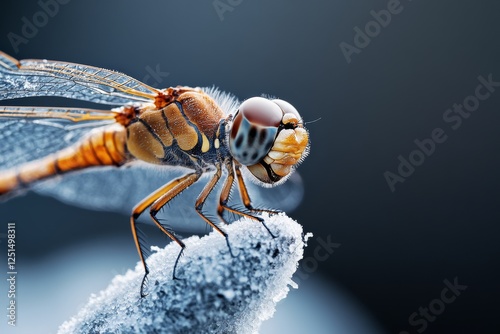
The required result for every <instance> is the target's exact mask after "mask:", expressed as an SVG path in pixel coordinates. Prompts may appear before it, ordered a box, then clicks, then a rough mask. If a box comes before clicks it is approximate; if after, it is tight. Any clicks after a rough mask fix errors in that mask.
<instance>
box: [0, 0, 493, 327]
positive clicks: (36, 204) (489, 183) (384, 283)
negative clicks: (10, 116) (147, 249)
mask: <svg viewBox="0 0 500 334" xmlns="http://www.w3.org/2000/svg"><path fill="white" fill-rule="evenodd" d="M387 3H388V1H386V0H383V1H379V0H377V1H355V2H352V1H346V0H345V1H335V2H333V1H332V2H329V1H308V2H305V1H290V0H281V1H247V0H243V1H242V2H241V3H240V4H239V5H236V6H234V8H233V11H229V12H226V13H224V20H223V21H221V20H220V18H219V16H218V15H217V13H216V11H215V10H214V7H213V4H212V1H206V2H194V1H141V2H134V1H77V0H73V1H70V2H69V3H68V4H66V5H63V6H61V8H60V9H59V13H58V14H57V15H55V16H54V17H53V18H50V20H49V22H48V23H47V25H46V26H44V27H42V28H40V29H39V32H38V34H37V35H36V36H35V37H33V38H31V39H29V42H28V43H27V44H21V45H20V46H19V52H18V53H16V52H15V50H14V49H13V47H12V45H11V44H10V43H9V41H8V39H7V34H8V33H9V32H15V33H17V34H20V33H21V27H22V24H23V23H22V21H21V18H22V17H23V16H26V17H27V18H29V19H30V20H31V17H32V15H33V14H34V13H36V12H37V11H39V10H40V7H39V5H37V3H36V2H35V1H32V2H28V1H15V2H14V1H7V2H5V1H4V2H3V4H2V8H3V9H2V11H1V14H0V49H2V50H3V51H5V52H7V53H10V54H12V55H13V56H15V57H17V58H20V59H22V58H48V59H56V60H65V61H71V62H77V63H83V64H91V65H95V66H100V67H104V68H110V69H116V70H119V71H122V72H126V73H127V74H129V75H131V76H133V77H136V78H138V79H144V77H145V76H146V75H147V74H148V72H147V70H146V68H147V67H148V66H149V67H150V68H155V66H156V65H157V64H158V65H159V66H160V68H161V70H162V71H166V72H169V73H170V74H169V76H168V77H167V78H166V79H165V80H164V81H163V82H160V83H159V85H158V86H161V87H162V86H168V85H177V84H182V85H191V86H197V85H198V86H207V85H215V86H218V87H220V88H222V89H224V90H228V91H231V92H232V93H234V94H236V95H237V96H239V97H240V98H242V99H244V98H248V97H251V96H254V95H260V94H261V93H269V94H273V95H276V96H279V97H281V98H283V99H286V100H288V101H290V102H291V103H293V104H294V105H295V106H296V107H297V109H298V110H299V111H300V112H301V114H302V116H303V118H304V119H305V120H306V121H311V120H315V119H317V118H319V117H321V120H320V121H318V122H315V123H312V124H309V125H308V129H309V130H310V136H311V154H310V156H309V158H308V159H307V160H306V161H305V162H304V163H303V165H301V166H300V168H299V170H300V173H301V174H302V176H303V178H304V181H305V187H306V195H305V199H304V201H303V203H302V205H301V207H300V208H299V209H298V210H296V211H295V212H293V213H290V215H291V216H292V217H294V218H296V219H297V220H298V221H299V222H300V223H302V224H303V225H304V227H305V229H306V230H308V231H312V232H314V234H315V235H316V236H321V237H323V238H324V239H326V238H327V237H328V236H330V238H331V240H332V241H334V242H337V243H341V246H340V247H339V248H338V249H337V250H336V251H335V253H334V254H333V256H331V257H330V258H329V259H328V260H327V261H324V262H322V263H320V266H319V272H318V273H314V275H324V276H326V277H328V279H329V280H330V281H331V282H335V283H336V284H338V285H340V286H341V287H343V288H344V289H345V290H346V291H348V292H349V293H351V294H352V295H353V296H354V298H356V299H357V300H359V301H360V302H361V303H362V304H363V305H364V306H365V307H366V308H367V309H368V310H369V312H370V313H371V314H372V315H373V316H374V317H375V318H376V319H377V320H378V321H379V322H380V323H381V324H382V326H383V327H384V328H385V329H386V330H387V332H391V333H399V331H401V330H407V331H409V332H410V333H416V329H418V328H419V327H412V326H410V324H409V323H408V317H409V316H410V314H412V313H413V312H416V311H418V308H419V307H420V306H428V305H429V302H430V301H432V300H433V299H435V298H439V296H440V293H441V290H442V289H443V288H444V283H443V280H445V279H448V280H450V281H453V278H454V277H458V281H459V283H460V284H464V285H467V286H468V288H467V290H466V291H464V292H463V293H462V295H460V296H459V297H458V298H457V300H456V301H455V302H453V303H452V304H449V305H446V309H445V310H444V312H443V313H442V314H441V315H439V316H437V319H436V320H435V321H434V322H432V323H429V326H428V328H427V329H426V330H425V332H426V333H472V332H474V333H498V331H499V330H500V325H499V324H498V320H497V319H498V312H499V307H498V304H499V297H500V295H499V288H498V281H499V278H500V275H499V270H498V260H499V256H500V243H499V242H498V238H499V232H500V227H499V223H500V219H499V218H500V214H499V209H498V208H499V199H500V196H499V188H500V178H499V177H498V171H499V170H500V168H499V167H500V159H499V155H500V153H499V148H500V143H499V135H498V124H499V122H500V112H499V106H500V91H497V92H495V93H493V94H492V95H491V97H490V98H489V99H487V100H486V101H484V102H481V104H480V107H479V109H478V110H477V111H476V112H474V113H473V114H472V115H471V116H470V117H469V118H468V119H466V120H464V121H463V123H462V126H461V127H460V128H459V129H457V130H455V131H454V130H452V129H451V128H450V126H449V124H446V123H445V122H444V121H443V119H442V117H443V113H444V112H445V110H446V109H448V108H450V107H451V106H452V105H453V104H454V103H462V102H463V100H464V98H465V97H467V96H469V95H471V94H473V93H474V90H475V88H476V86H477V85H478V81H477V77H478V76H479V75H483V76H487V75H488V74H492V76H493V79H494V80H495V79H497V80H498V81H500V65H499V63H498V58H499V55H500V48H499V47H498V31H499V29H498V28H499V23H498V17H499V14H500V11H499V9H500V6H499V4H498V2H497V1H481V2H473V1H468V2H466V1H461V2H457V1H451V0H446V1H440V2H438V3H436V2H432V1H424V0H413V1H411V2H410V1H406V0H404V1H402V2H401V4H402V6H403V10H402V12H401V13H400V14H398V15H394V16H393V17H392V20H391V22H390V24H389V25H388V26H387V27H385V28H382V30H381V32H380V33H379V34H378V36H376V37H374V38H373V39H372V40H371V43H370V44H369V45H368V46H367V47H366V48H364V49H363V50H361V52H360V53H359V54H354V55H353V56H352V62H351V63H350V64H348V63H347V62H346V59H345V58H344V56H343V54H342V52H341V51H340V48H339V44H340V43H341V42H343V41H344V42H347V43H350V44H353V38H354V34H355V33H354V30H353V28H354V27H355V26H359V27H364V25H365V24H366V23H367V22H369V21H370V20H372V19H373V18H372V17H371V15H370V14H369V13H370V11H371V10H375V11H379V10H381V9H385V8H387ZM150 83H152V84H153V82H151V81H150ZM40 101H42V100H40ZM51 102H52V101H51ZM59 103H61V104H66V105H69V104H70V103H66V101H62V102H59ZM23 104H25V103H23ZM72 105H73V104H72ZM438 127H440V128H443V130H444V131H445V133H446V135H448V139H447V140H446V142H444V143H443V144H439V145H437V147H436V150H435V152H434V154H432V155H431V156H430V157H428V158H426V160H425V162H424V163H423V164H422V165H421V166H419V167H417V168H416V170H415V172H414V173H413V174H412V175H411V176H410V177H408V178H407V180H406V181H405V182H404V183H399V184H397V185H396V191H395V192H391V190H390V189H389V186H388V185H387V183H386V181H385V179H384V176H383V173H384V172H385V171H391V172H396V170H397V166H398V156H399V155H403V156H404V157H406V158H407V157H408V155H409V154H410V153H411V152H412V151H413V150H414V149H415V148H416V146H415V144H414V143H413V141H414V140H415V139H420V140H422V139H424V138H428V137H430V134H431V131H432V130H433V129H435V128H438ZM0 217H2V220H9V219H14V220H16V221H17V222H18V223H19V224H18V230H19V235H21V234H22V235H23V236H22V238H21V237H19V244H20V245H19V249H20V251H21V250H22V252H23V253H22V255H23V256H26V257H28V256H29V257H35V258H36V257H43V256H44V254H46V253H47V252H64V249H65V247H66V246H67V245H69V244H72V243H74V242H76V241H75V240H81V239H85V238H91V237H92V236H93V235H96V234H98V235H99V236H100V237H102V236H106V235H109V236H111V235H118V234H120V235H121V234H123V235H127V234H128V233H130V232H129V225H128V223H127V217H125V216H122V215H118V214H109V213H96V212H92V211H86V210H82V209H75V208H73V207H68V206H65V205H63V204H60V203H58V202H56V201H55V200H52V199H49V198H42V197H39V196H36V195H29V196H27V197H25V198H20V199H16V200H13V201H11V202H8V203H4V204H0ZM34 221H38V222H39V223H38V224H34V223H32V222H34ZM5 223H6V222H5V221H4V222H2V224H5ZM3 232H4V231H2V233H3ZM130 242H131V241H130ZM315 246H316V244H314V242H313V243H312V247H311V248H310V249H309V251H310V254H309V256H312V255H313V254H312V250H313V249H314V247H315ZM130 247H134V246H133V245H132V242H131V244H130ZM112 251H113V250H112V249H110V252H112ZM19 256H21V255H19ZM135 260H136V259H133V261H135Z"/></svg>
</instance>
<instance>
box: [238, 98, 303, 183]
mask: <svg viewBox="0 0 500 334" xmlns="http://www.w3.org/2000/svg"><path fill="white" fill-rule="evenodd" d="M229 150H230V151H231V155H232V156H233V158H234V159H236V161H238V162H239V163H241V164H242V165H245V166H246V167H247V169H248V170H249V171H250V173H251V174H252V175H253V176H254V177H255V178H256V179H257V180H258V181H260V183H263V185H264V186H266V185H267V186H273V185H276V184H279V183H282V182H284V181H285V180H286V179H287V178H288V177H289V176H290V175H291V174H292V172H293V169H294V168H295V166H297V164H298V163H300V162H301V161H302V160H303V159H304V158H305V157H306V155H307V153H308V151H309V135H308V133H307V130H306V129H305V128H304V127H303V124H302V118H301V117H300V115H299V113H298V111H297V109H295V108H294V107H293V106H292V105H291V104H290V103H288V102H286V101H283V100H279V99H274V100H269V99H266V98H263V97H253V98H250V99H248V100H246V101H244V102H243V103H242V104H241V105H240V107H239V108H238V111H237V112H236V114H235V116H234V120H233V123H232V126H231V131H230V132H229Z"/></svg>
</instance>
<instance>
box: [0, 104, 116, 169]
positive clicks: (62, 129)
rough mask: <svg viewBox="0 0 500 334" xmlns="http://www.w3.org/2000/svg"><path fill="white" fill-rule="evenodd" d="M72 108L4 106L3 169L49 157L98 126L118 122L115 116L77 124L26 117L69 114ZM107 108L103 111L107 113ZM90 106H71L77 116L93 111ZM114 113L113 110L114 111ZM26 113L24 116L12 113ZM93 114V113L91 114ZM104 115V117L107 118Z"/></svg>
mask: <svg viewBox="0 0 500 334" xmlns="http://www.w3.org/2000/svg"><path fill="white" fill-rule="evenodd" d="M68 110H69V109H63V108H34V107H0V143H2V144H1V145H0V170H2V169H7V168H11V167H14V166H18V165H20V164H22V163H25V162H28V161H32V160H36V159H39V158H42V157H45V156H47V155H49V154H51V153H54V152H56V151H59V150H61V149H63V148H65V147H67V146H69V145H71V144H73V143H74V142H76V141H78V140H79V139H81V138H82V136H83V135H85V134H86V133H87V132H89V131H90V130H92V129H93V128H95V127H98V126H105V125H107V124H112V123H114V120H107V121H106V120H102V121H98V122H96V121H92V122H81V123H78V124H74V123H72V122H69V121H68V120H67V119H64V118H61V119H58V118H43V117H42V118H36V117H33V118H26V117H30V116H26V115H31V116H37V114H40V115H42V114H44V115H47V114H48V113H49V114H50V115H52V113H54V114H57V113H60V114H61V115H65V116H67V117H69V115H70V114H68ZM105 112H106V111H101V114H102V115H103V117H104V116H106V115H105ZM89 113H90V111H89V110H88V109H71V114H72V115H73V116H75V117H79V116H82V117H85V116H84V115H89ZM110 113H111V112H110ZM13 114H17V115H19V114H23V115H25V116H24V117H21V118H19V117H17V116H12V115H13ZM89 116H90V115H89ZM103 119H104V118H103Z"/></svg>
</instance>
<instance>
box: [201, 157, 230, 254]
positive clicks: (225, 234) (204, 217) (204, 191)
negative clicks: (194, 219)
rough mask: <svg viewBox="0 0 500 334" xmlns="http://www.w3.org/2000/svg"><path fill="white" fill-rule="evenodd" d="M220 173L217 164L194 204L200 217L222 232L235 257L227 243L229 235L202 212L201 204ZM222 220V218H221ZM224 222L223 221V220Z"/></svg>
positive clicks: (215, 183)
mask: <svg viewBox="0 0 500 334" xmlns="http://www.w3.org/2000/svg"><path fill="white" fill-rule="evenodd" d="M221 175H222V169H221V166H220V165H217V171H216V172H215V174H214V176H213V177H212V179H211V180H210V181H209V182H208V183H207V185H206V186H205V188H203V191H202V192H201V193H200V195H199V196H198V198H197V199H196V204H195V208H196V212H198V214H199V215H200V217H201V218H202V219H203V220H204V221H205V222H206V223H207V224H208V225H210V226H212V228H213V229H214V230H216V231H217V232H219V233H220V234H222V236H223V237H224V238H226V244H227V247H228V248H229V253H230V254H231V256H232V257H235V256H234V254H233V251H232V249H231V245H230V244H229V237H228V235H227V233H226V232H224V231H223V230H222V229H221V228H220V227H218V226H217V225H216V224H214V222H212V221H211V220H210V219H209V218H208V217H207V216H205V214H204V213H203V205H204V204H205V201H206V199H207V197H208V195H210V193H211V192H212V190H213V189H214V187H215V186H216V185H217V182H219V180H220V178H221ZM223 221H224V220H223ZM224 222H225V221H224Z"/></svg>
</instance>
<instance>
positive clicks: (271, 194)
mask: <svg viewBox="0 0 500 334" xmlns="http://www.w3.org/2000/svg"><path fill="white" fill-rule="evenodd" d="M189 171H190V170H187V169H182V168H171V167H157V166H153V167H151V166H150V165H148V164H146V163H143V162H134V163H133V164H131V165H129V166H123V167H120V168H112V167H105V168H99V169H95V170H91V169H89V170H87V171H82V172H79V173H74V174H68V175H65V176H64V177H61V178H58V179H55V180H49V181H44V182H41V183H39V184H38V185H36V186H35V188H34V190H35V191H36V192H38V193H40V194H43V195H48V196H52V197H55V198H57V199H59V200H61V201H63V202H65V203H68V204H71V205H75V206H80V207H84V208H89V209H94V210H102V211H113V212H119V213H124V214H126V215H129V214H131V212H132V208H133V207H134V206H135V205H136V204H137V203H139V202H140V201H141V200H142V199H144V198H145V197H146V196H147V195H149V194H150V193H151V192H153V191H154V190H156V189H157V188H159V187H160V186H162V185H164V184H166V183H168V182H169V181H171V180H173V179H174V178H176V177H179V176H181V175H183V174H185V173H186V172H189ZM210 176H211V174H209V173H207V174H205V175H203V176H202V177H201V179H200V180H199V181H198V182H196V183H195V184H194V185H192V186H191V187H189V188H188V189H186V190H185V191H184V192H183V193H182V194H181V195H179V196H177V197H176V198H174V199H173V200H172V202H171V203H170V204H169V205H167V207H165V208H164V209H163V210H162V212H160V213H159V214H158V217H159V218H160V220H161V221H162V222H165V223H166V224H167V225H168V226H170V227H172V228H174V230H175V231H177V232H198V233H203V232H205V231H206V230H207V225H206V224H205V223H204V221H203V220H202V219H201V218H200V217H199V216H198V214H197V213H196V210H195V209H194V204H195V201H196V198H197V196H198V195H199V194H200V193H201V191H202V189H203V187H204V186H205V184H206V183H207V182H208V180H209V178H210ZM220 188H221V184H219V185H218V187H217V189H216V190H215V191H213V192H212V194H211V195H210V196H209V198H208V199H207V201H206V204H205V207H204V211H205V212H206V213H207V214H208V216H209V217H212V218H213V217H216V205H217V203H218V198H217V197H218V194H219V191H220ZM248 188H249V192H250V196H251V198H252V201H253V203H254V204H255V206H256V207H265V208H273V209H281V210H284V211H289V210H293V209H294V208H295V207H296V206H298V204H299V203H300V201H301V199H302V197H303V185H302V180H301V178H300V176H299V175H298V174H296V175H295V176H294V177H292V178H290V180H289V181H287V182H286V183H285V184H283V185H280V186H278V187H275V188H270V189H269V188H262V187H259V186H257V185H254V184H250V182H248ZM231 201H232V202H230V204H235V205H237V206H238V207H242V204H241V202H240V201H239V196H237V192H236V189H235V190H234V192H233V196H232V199H231ZM141 221H143V222H149V221H150V219H149V215H148V214H147V213H146V214H144V215H143V217H142V219H141Z"/></svg>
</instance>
